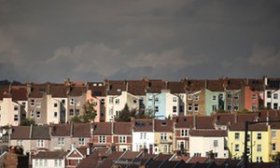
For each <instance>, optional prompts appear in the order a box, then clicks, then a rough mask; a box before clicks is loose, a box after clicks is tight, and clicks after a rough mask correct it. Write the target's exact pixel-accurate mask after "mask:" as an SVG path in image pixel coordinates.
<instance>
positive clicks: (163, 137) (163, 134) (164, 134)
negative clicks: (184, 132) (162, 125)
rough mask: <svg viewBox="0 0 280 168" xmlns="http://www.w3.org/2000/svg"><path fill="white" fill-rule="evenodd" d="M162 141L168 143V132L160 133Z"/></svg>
mask: <svg viewBox="0 0 280 168" xmlns="http://www.w3.org/2000/svg"><path fill="white" fill-rule="evenodd" d="M160 140H162V141H167V133H166V132H161V133H160Z"/></svg>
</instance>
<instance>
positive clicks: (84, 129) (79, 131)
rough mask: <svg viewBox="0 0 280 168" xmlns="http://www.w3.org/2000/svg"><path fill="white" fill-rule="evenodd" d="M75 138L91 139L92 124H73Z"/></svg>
mask: <svg viewBox="0 0 280 168" xmlns="http://www.w3.org/2000/svg"><path fill="white" fill-rule="evenodd" d="M73 137H90V123H75V124H73Z"/></svg>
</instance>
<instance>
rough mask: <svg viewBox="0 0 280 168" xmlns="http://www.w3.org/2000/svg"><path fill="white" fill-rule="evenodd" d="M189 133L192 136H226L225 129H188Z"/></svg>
mask: <svg viewBox="0 0 280 168" xmlns="http://www.w3.org/2000/svg"><path fill="white" fill-rule="evenodd" d="M190 135H191V136H194V137H201V136H202V137H226V136H227V131H225V130H190Z"/></svg>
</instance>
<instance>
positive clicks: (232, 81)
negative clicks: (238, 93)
mask: <svg viewBox="0 0 280 168" xmlns="http://www.w3.org/2000/svg"><path fill="white" fill-rule="evenodd" d="M225 82H226V89H227V90H239V89H241V88H242V86H243V85H244V83H245V79H237V78H226V79H225Z"/></svg>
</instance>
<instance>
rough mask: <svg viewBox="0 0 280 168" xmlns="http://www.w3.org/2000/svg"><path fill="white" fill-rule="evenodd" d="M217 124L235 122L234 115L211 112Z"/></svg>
mask: <svg viewBox="0 0 280 168" xmlns="http://www.w3.org/2000/svg"><path fill="white" fill-rule="evenodd" d="M213 117H214V118H215V121H216V124H217V125H228V124H231V123H234V122H235V116H234V114H232V113H216V114H213Z"/></svg>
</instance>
